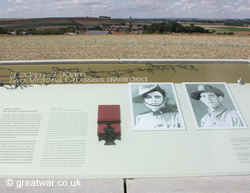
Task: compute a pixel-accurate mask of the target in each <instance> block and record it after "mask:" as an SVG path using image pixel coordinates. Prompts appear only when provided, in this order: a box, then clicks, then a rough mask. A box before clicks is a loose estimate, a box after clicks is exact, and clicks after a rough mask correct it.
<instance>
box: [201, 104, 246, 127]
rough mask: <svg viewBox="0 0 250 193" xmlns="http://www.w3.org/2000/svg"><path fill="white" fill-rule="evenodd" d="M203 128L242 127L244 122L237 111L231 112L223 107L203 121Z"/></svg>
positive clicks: (212, 112) (209, 114)
mask: <svg viewBox="0 0 250 193" xmlns="http://www.w3.org/2000/svg"><path fill="white" fill-rule="evenodd" d="M201 126H202V127H242V126H243V124H242V121H241V119H240V117H239V115H238V113H237V112H236V111H235V110H229V109H227V108H226V107H224V106H223V105H221V106H220V107H219V108H217V109H216V110H214V111H211V110H210V109H208V113H207V114H206V115H205V116H204V117H203V118H202V119H201Z"/></svg>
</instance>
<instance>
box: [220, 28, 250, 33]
mask: <svg viewBox="0 0 250 193" xmlns="http://www.w3.org/2000/svg"><path fill="white" fill-rule="evenodd" d="M215 30H216V31H231V32H250V28H246V27H215Z"/></svg>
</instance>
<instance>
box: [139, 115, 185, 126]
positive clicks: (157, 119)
mask: <svg viewBox="0 0 250 193" xmlns="http://www.w3.org/2000/svg"><path fill="white" fill-rule="evenodd" d="M179 127H181V121H180V118H179V113H178V112H176V111H174V112H163V111H157V112H149V113H145V114H140V115H137V116H136V125H135V128H136V129H171V128H173V129H174V128H179Z"/></svg>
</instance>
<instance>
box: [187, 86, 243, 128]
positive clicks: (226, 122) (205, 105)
mask: <svg viewBox="0 0 250 193" xmlns="http://www.w3.org/2000/svg"><path fill="white" fill-rule="evenodd" d="M183 85H184V87H185V90H186V94H187V98H188V101H189V104H190V107H191V109H192V113H193V117H194V119H195V123H196V126H197V128H198V129H236V128H247V126H246V124H245V122H244V119H243V117H242V116H241V113H240V111H239V109H238V107H237V105H236V103H235V101H234V99H233V96H232V94H231V93H230V90H229V88H228V87H227V84H226V83H207V82H199V83H183Z"/></svg>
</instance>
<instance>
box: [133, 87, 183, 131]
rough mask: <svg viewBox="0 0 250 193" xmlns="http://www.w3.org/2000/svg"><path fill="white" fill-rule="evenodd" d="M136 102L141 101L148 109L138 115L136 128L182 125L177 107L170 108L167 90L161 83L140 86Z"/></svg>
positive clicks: (171, 127) (167, 127) (135, 98)
mask: <svg viewBox="0 0 250 193" xmlns="http://www.w3.org/2000/svg"><path fill="white" fill-rule="evenodd" d="M137 93H139V94H138V95H136V96H134V97H133V102H134V103H140V104H142V105H143V106H145V107H146V109H148V110H147V111H146V112H143V113H140V114H138V115H136V120H135V129H174V128H180V127H182V120H181V119H180V115H179V112H178V110H177V109H173V108H170V107H169V105H168V99H167V97H166V90H164V89H163V88H161V87H160V85H159V84H143V85H140V86H139V87H138V92H137Z"/></svg>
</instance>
